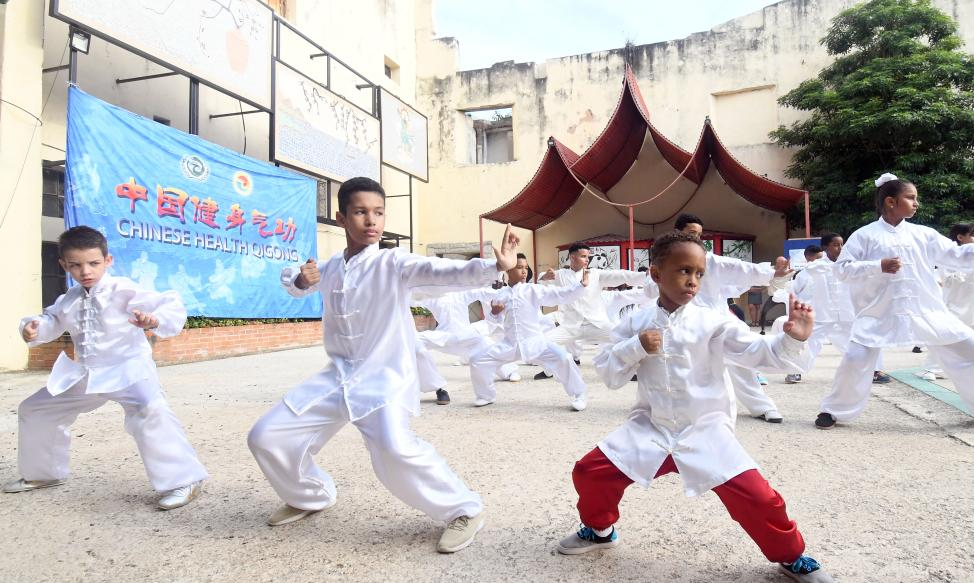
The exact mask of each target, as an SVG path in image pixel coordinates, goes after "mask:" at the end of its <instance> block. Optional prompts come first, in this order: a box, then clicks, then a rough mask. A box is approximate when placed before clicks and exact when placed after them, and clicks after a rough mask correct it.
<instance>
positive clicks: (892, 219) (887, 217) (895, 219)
mask: <svg viewBox="0 0 974 583" xmlns="http://www.w3.org/2000/svg"><path fill="white" fill-rule="evenodd" d="M883 220H884V221H886V222H887V223H889V224H891V225H893V226H894V227H895V226H897V225H899V224H900V223H902V222H903V217H893V216H890V215H888V214H886V213H883Z"/></svg>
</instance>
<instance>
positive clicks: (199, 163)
mask: <svg viewBox="0 0 974 583" xmlns="http://www.w3.org/2000/svg"><path fill="white" fill-rule="evenodd" d="M179 168H180V170H182V171H183V176H185V177H186V178H189V179H190V180H195V181H197V182H206V179H207V178H209V177H210V166H209V165H208V164H207V163H206V162H204V161H203V159H202V158H200V157H199V156H183V159H182V160H181V161H180V162H179Z"/></svg>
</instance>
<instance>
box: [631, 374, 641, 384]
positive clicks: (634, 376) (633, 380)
mask: <svg viewBox="0 0 974 583" xmlns="http://www.w3.org/2000/svg"><path fill="white" fill-rule="evenodd" d="M629 380H630V381H631V382H634V383H638V382H639V379H638V378H636V375H632V378H631V379H629Z"/></svg>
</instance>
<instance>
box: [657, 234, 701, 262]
mask: <svg viewBox="0 0 974 583" xmlns="http://www.w3.org/2000/svg"><path fill="white" fill-rule="evenodd" d="M681 243H691V244H693V245H697V246H698V247H700V249H702V250H703V251H704V252H705V253H706V251H707V248H706V247H704V246H703V243H701V242H700V239H698V238H696V237H694V236H693V235H691V234H690V233H684V232H683V231H670V232H669V233H666V234H665V235H663V236H662V237H658V238H657V239H656V240H655V241H653V246H652V248H651V249H650V250H649V252H650V255H651V256H652V263H653V265H655V266H657V267H659V263H660V261H662V260H663V259H664V258H666V256H667V255H669V254H670V252H671V251H673V247H675V246H677V245H679V244H681Z"/></svg>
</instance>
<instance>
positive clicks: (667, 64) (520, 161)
mask: <svg viewBox="0 0 974 583" xmlns="http://www.w3.org/2000/svg"><path fill="white" fill-rule="evenodd" d="M856 3H857V2H855V1H853V0H814V1H813V0H784V1H782V2H778V3H777V4H773V5H771V6H768V7H766V8H764V9H762V10H759V11H757V12H754V13H752V14H748V15H745V16H742V17H740V18H737V19H734V20H731V21H729V22H726V23H724V24H722V25H719V26H717V27H715V28H713V29H712V30H710V31H707V32H702V33H696V34H693V35H690V36H689V37H687V38H684V39H679V40H673V41H668V42H661V43H655V44H650V45H643V46H636V47H630V48H629V49H617V50H611V51H602V52H597V53H590V54H584V55H575V56H570V57H564V58H558V59H549V60H547V61H545V62H543V63H514V62H505V63H498V64H495V65H494V66H492V67H490V68H488V69H478V70H472V71H457V70H456V63H457V56H456V54H457V51H458V50H462V41H463V39H459V42H457V40H456V39H452V38H448V39H435V38H431V37H430V36H426V37H425V41H426V42H424V37H423V36H419V38H420V42H419V45H418V47H417V51H418V53H419V55H420V57H421V61H422V64H421V66H420V68H419V69H418V71H419V74H420V75H421V77H422V78H421V79H420V80H419V81H418V84H417V103H419V104H420V107H422V106H423V105H424V104H428V106H427V107H428V108H429V110H430V114H431V127H430V173H431V180H430V184H429V185H427V186H424V188H423V190H422V197H421V200H420V202H419V205H420V212H419V216H420V222H419V232H418V236H419V243H420V247H421V248H423V246H424V245H426V244H435V243H442V242H450V241H467V240H470V238H471V237H472V235H473V234H474V233H476V232H477V217H478V216H479V215H480V214H481V213H484V212H486V211H489V210H491V209H493V208H496V207H498V206H500V205H502V204H503V203H504V202H506V201H507V200H509V199H510V198H512V197H513V196H515V195H516V194H517V193H518V192H519V191H520V189H521V188H522V187H523V186H524V185H525V184H526V183H527V181H528V180H529V179H530V178H531V176H532V175H533V174H534V172H535V170H536V169H537V167H538V164H539V163H540V161H541V158H542V156H543V155H544V153H545V149H546V140H547V137H548V136H549V135H554V136H555V137H557V138H558V139H559V140H560V141H562V142H563V143H564V144H566V145H567V146H569V147H570V148H572V149H573V150H575V151H576V152H578V153H581V152H583V151H584V150H585V149H586V148H587V147H588V146H589V145H591V144H592V142H593V141H594V140H595V138H596V137H597V136H598V135H599V133H600V132H601V131H602V129H603V128H604V127H605V124H606V123H607V121H608V119H609V117H610V115H611V114H612V112H613V110H614V109H615V106H616V103H617V100H618V97H619V94H620V90H621V83H622V79H623V73H624V70H625V65H626V62H627V60H628V61H629V62H630V64H631V66H632V67H633V70H634V72H635V75H636V78H637V79H638V81H639V86H640V89H641V90H642V93H643V96H644V98H645V100H646V103H647V104H648V107H649V110H650V115H651V117H652V120H653V123H654V125H656V126H657V127H658V128H659V129H660V130H661V131H662V132H663V134H664V135H666V136H667V137H668V138H670V139H671V140H673V141H675V142H676V143H678V144H679V145H681V146H682V147H683V148H684V149H687V150H693V148H694V147H695V145H696V143H697V141H698V139H699V137H700V131H701V129H702V127H703V123H704V119H705V118H706V117H707V116H710V118H711V120H712V122H713V125H714V128H715V129H716V131H717V133H718V135H719V136H720V137H721V139H722V140H723V141H724V143H725V144H726V145H727V146H728V147H729V148H730V149H731V151H732V152H733V154H734V155H735V157H737V158H738V159H739V160H740V161H741V162H743V163H744V164H745V165H747V166H748V167H750V168H751V169H752V170H754V171H755V172H757V173H758V174H765V175H767V176H769V177H770V178H773V179H775V180H779V181H781V182H786V183H788V182H789V181H788V179H786V178H785V177H784V169H785V167H786V166H787V165H788V162H789V159H790V155H789V153H788V152H787V151H785V150H782V149H780V148H778V147H776V146H774V145H773V144H771V143H770V142H769V140H768V138H767V134H768V132H769V131H771V130H772V129H774V128H776V127H777V126H778V125H780V124H786V125H787V124H790V123H792V122H793V121H795V120H797V119H799V113H798V112H796V111H794V110H789V109H786V108H781V107H779V106H778V105H777V102H776V100H777V98H778V97H780V96H781V95H784V94H785V93H787V92H788V91H790V90H791V89H793V88H794V87H796V86H797V85H798V84H799V83H801V82H802V81H804V80H805V79H808V78H811V77H814V76H815V75H816V74H817V73H818V72H819V70H821V68H822V67H824V66H825V65H827V64H828V63H829V62H830V57H829V56H828V55H827V54H826V52H825V49H824V48H823V47H822V46H821V45H820V44H819V39H821V38H822V37H823V36H824V35H825V32H826V29H827V28H828V26H829V23H830V20H831V19H832V18H833V17H834V16H836V15H837V14H838V13H839V12H840V11H841V10H843V9H845V8H848V7H850V6H852V5H854V4H856ZM934 3H935V4H936V5H937V6H938V7H939V8H941V9H942V10H945V11H946V12H947V13H948V14H951V15H952V16H953V17H954V18H956V19H957V20H958V21H959V23H960V28H961V35H962V37H963V38H964V39H965V41H966V43H967V50H968V51H974V0H936V1H935V2H934ZM427 28H429V30H433V29H434V27H433V26H432V24H430V25H429V26H428V27H427ZM424 30H425V29H422V30H418V31H417V34H418V35H421V34H422V33H423V31H424ZM501 105H513V110H514V128H515V131H514V139H515V144H514V152H515V160H514V161H513V162H509V163H505V164H488V165H474V164H468V163H461V162H460V161H459V160H462V159H463V158H462V153H463V152H465V151H466V144H465V143H464V140H465V139H467V138H466V137H465V136H464V135H463V132H462V127H461V126H460V125H459V124H458V118H457V111H458V110H463V109H476V108H483V107H496V106H501ZM648 194H653V193H651V192H650V193H648ZM458 202H459V205H460V206H459V208H456V205H457V204H458ZM448 203H449V204H451V205H454V209H453V210H452V211H451V218H450V220H443V218H442V216H441V213H440V212H438V209H442V208H444V206H445V205H446V204H448ZM602 214H604V215H607V216H608V218H604V217H600V216H599V215H602ZM614 214H615V212H614V211H612V210H611V209H608V208H602V209H599V208H597V207H593V208H591V209H588V211H587V212H586V214H585V221H588V222H589V223H588V224H589V226H588V227H587V228H586V227H584V226H578V228H576V227H575V226H569V225H572V224H573V223H571V221H569V222H567V223H565V225H564V229H563V230H561V231H560V229H561V227H559V226H558V225H559V223H562V222H564V221H559V222H558V223H555V224H553V225H552V226H551V227H548V228H547V229H548V230H550V231H553V232H551V233H549V232H545V234H544V236H542V235H541V233H540V232H539V235H538V239H539V243H538V247H539V253H544V254H545V258H544V261H543V262H544V263H547V262H548V255H551V254H552V253H551V249H549V247H550V246H551V245H552V243H553V242H557V243H564V242H568V241H571V240H573V239H575V238H579V237H581V236H586V237H587V236H594V235H599V234H602V233H604V232H607V230H611V231H615V232H620V233H626V232H627V230H628V229H627V226H622V227H620V226H618V225H616V222H617V221H616V220H615V218H614V217H612V215H614ZM705 214H706V215H710V216H711V217H712V218H711V220H710V224H708V227H710V228H714V229H723V230H741V229H740V228H733V229H732V226H733V221H732V220H731V219H730V218H729V217H731V215H728V214H726V213H715V212H712V211H710V210H708V211H707V212H705ZM725 217H728V219H727V220H725ZM706 218H707V217H706V216H705V219H706ZM745 226H746V225H745ZM822 227H823V228H824V227H826V226H824V225H823V226H822ZM813 228H815V225H813ZM498 229H499V227H498V226H491V227H489V229H488V230H489V232H490V233H491V234H493V233H496V232H497V230H498ZM762 229H763V227H762ZM751 231H752V232H754V229H751ZM745 232H747V231H745ZM768 232H769V233H779V234H778V235H774V236H775V237H777V238H778V240H776V241H772V242H770V243H767V244H765V243H764V242H762V241H758V243H757V247H756V249H758V248H760V249H767V250H768V251H769V252H770V250H771V249H773V248H776V247H778V246H780V245H779V243H780V239H781V238H783V237H784V235H783V228H782V229H780V230H779V229H777V228H772V229H770V230H769V231H768ZM755 234H759V233H756V232H755ZM768 236H772V235H770V234H769V235H768ZM542 248H544V249H542ZM762 258H763V259H767V257H762Z"/></svg>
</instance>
